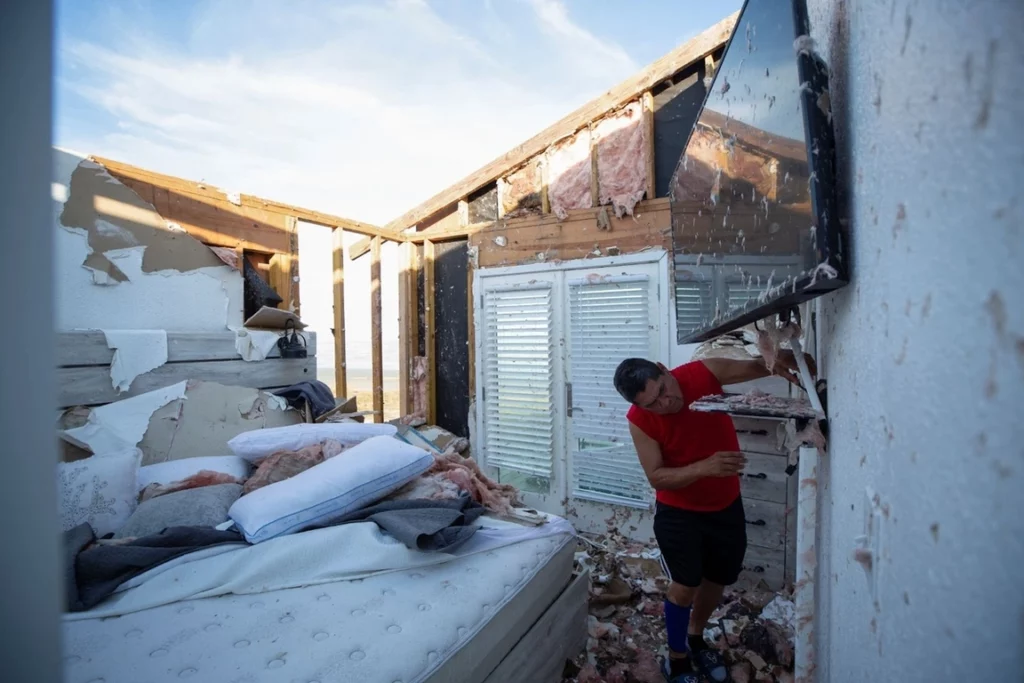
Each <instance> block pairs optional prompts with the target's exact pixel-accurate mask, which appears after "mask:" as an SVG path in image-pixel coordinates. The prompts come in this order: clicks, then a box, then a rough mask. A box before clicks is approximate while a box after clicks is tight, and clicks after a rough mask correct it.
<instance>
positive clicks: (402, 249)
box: [398, 242, 416, 417]
mask: <svg viewBox="0 0 1024 683" xmlns="http://www.w3.org/2000/svg"><path fill="white" fill-rule="evenodd" d="M415 249H416V245H415V244H412V243H411V242H404V243H402V244H400V245H399V247H398V311H399V315H398V394H399V398H398V403H399V406H400V408H399V409H398V410H399V412H400V413H401V415H400V416H399V417H401V416H404V415H407V414H408V413H411V412H412V410H411V409H410V406H411V405H412V403H411V396H410V393H409V378H410V375H411V374H412V358H413V356H415V355H416V349H415V348H413V345H414V344H415V343H416V326H415V317H414V318H413V320H412V324H411V325H410V319H409V306H410V297H411V293H412V291H414V290H413V288H412V287H411V286H410V283H409V278H410V275H411V274H412V273H414V271H413V270H412V269H411V265H412V260H413V258H414V251H415ZM411 303H412V304H415V301H413V302H411Z"/></svg>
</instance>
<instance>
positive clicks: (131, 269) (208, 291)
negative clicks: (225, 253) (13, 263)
mask: <svg viewBox="0 0 1024 683" xmlns="http://www.w3.org/2000/svg"><path fill="white" fill-rule="evenodd" d="M83 162H86V160H85V158H84V157H83V156H81V155H78V154H74V153H71V152H67V151H64V150H60V149H58V150H55V153H54V181H53V183H52V194H53V201H54V204H53V212H54V213H53V215H54V230H55V254H56V262H55V273H56V278H57V282H56V289H57V328H58V329H62V330H69V329H139V330H141V329H169V330H224V329H226V327H227V325H229V324H234V325H240V324H241V323H242V275H241V273H239V272H238V271H237V270H233V269H232V268H230V267H229V266H227V265H225V264H224V263H223V262H222V261H221V260H220V259H218V258H217V256H216V255H215V254H214V253H213V252H212V251H211V250H210V249H209V248H208V247H206V246H204V245H203V244H201V243H200V242H197V241H196V240H195V239H193V238H192V237H189V236H188V235H186V234H184V233H176V232H171V231H166V230H165V231H164V232H166V235H165V236H159V235H155V234H154V232H155V231H158V230H159V229H158V228H154V227H152V225H149V226H147V225H146V223H147V222H148V223H150V224H152V223H153V222H154V221H155V220H156V218H154V216H156V214H155V213H152V212H151V209H152V207H150V212H148V213H147V211H146V210H144V209H143V208H140V207H139V206H138V205H137V203H134V204H133V203H130V202H127V201H125V202H122V205H120V214H119V215H121V218H120V219H119V220H120V221H121V222H120V224H119V223H114V222H110V221H109V220H107V219H106V218H103V219H98V220H94V221H93V224H92V225H91V227H82V226H85V225H88V221H87V216H88V214H89V211H88V210H87V208H86V207H85V206H82V204H84V203H85V199H84V194H83V193H85V192H86V191H87V190H88V187H90V186H93V187H94V188H95V185H96V184H101V185H109V186H110V188H107V187H105V186H104V187H102V191H103V193H105V194H103V195H101V196H98V197H96V199H101V198H102V199H104V201H101V202H99V206H100V207H104V208H105V209H106V210H107V211H114V210H116V209H115V208H114V207H113V202H114V201H115V200H117V201H119V202H120V201H121V200H122V199H123V200H127V199H129V198H127V197H124V196H123V195H122V192H123V191H127V192H129V193H130V192H131V191H130V190H127V188H125V187H124V186H123V185H121V184H120V183H118V182H117V181H115V180H113V179H112V178H109V176H107V178H108V180H103V175H105V172H103V173H100V172H98V171H97V170H96V168H90V167H85V169H86V172H85V173H84V174H82V173H78V171H79V169H80V167H82V165H83ZM87 163H91V162H87ZM92 166H93V167H95V164H92ZM76 173H77V175H76ZM101 181H102V182H101ZM72 185H74V186H75V187H72ZM115 185H116V186H117V187H118V188H119V189H117V190H113V189H111V188H113V187H114V186H115ZM131 194H132V195H133V196H135V200H136V201H138V197H137V196H136V195H134V193H131ZM69 205H70V207H71V208H70V209H69V208H68V206H69ZM93 213H94V214H96V215H97V216H98V215H99V209H96V210H95V211H93ZM125 215H127V216H128V217H129V218H124V216H125ZM62 217H63V218H64V220H66V221H68V222H70V223H72V224H77V225H78V227H68V226H67V225H65V224H64V223H62V221H61V218H62ZM157 218H158V216H157ZM129 219H130V220H129ZM125 225H128V226H129V227H130V228H131V229H129V228H126V227H125ZM139 226H141V227H139ZM143 228H145V230H144V229H143ZM146 230H148V231H149V233H148V234H147V233H146ZM140 235H141V236H142V237H140ZM163 237H167V239H163ZM132 240H135V241H136V243H135V244H131V243H130V242H131V241H132ZM114 245H120V246H117V247H116V248H115V247H114ZM95 247H99V248H100V249H108V248H109V250H108V251H105V252H104V251H97V249H96V248H95ZM179 258H180V262H179V261H178V260H177V259H179ZM201 264H202V265H201ZM164 265H169V266H171V267H170V268H167V269H157V270H153V268H154V267H155V266H164Z"/></svg>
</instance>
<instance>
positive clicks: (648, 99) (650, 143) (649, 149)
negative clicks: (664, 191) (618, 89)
mask: <svg viewBox="0 0 1024 683" xmlns="http://www.w3.org/2000/svg"><path fill="white" fill-rule="evenodd" d="M643 108H644V137H646V138H647V145H646V147H645V149H644V155H645V156H646V157H647V189H646V192H647V199H654V197H655V194H656V192H657V185H656V184H655V170H654V95H653V94H652V93H651V91H650V90H648V91H647V92H645V93H644V96H643Z"/></svg>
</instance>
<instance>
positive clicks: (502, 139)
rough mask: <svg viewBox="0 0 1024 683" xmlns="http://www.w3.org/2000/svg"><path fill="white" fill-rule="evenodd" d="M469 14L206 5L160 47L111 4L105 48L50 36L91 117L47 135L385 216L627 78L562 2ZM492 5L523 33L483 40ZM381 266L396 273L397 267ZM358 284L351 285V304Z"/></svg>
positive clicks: (419, 0)
mask: <svg viewBox="0 0 1024 683" xmlns="http://www.w3.org/2000/svg"><path fill="white" fill-rule="evenodd" d="M67 1H70V0H67ZM243 7H244V9H241V8H243ZM462 7H463V11H465V5H463V6H462ZM470 7H471V8H473V9H470V10H469V11H470V12H471V13H474V14H471V15H470V16H467V17H465V23H463V22H462V21H460V23H458V24H456V23H453V22H452V21H450V20H447V19H446V18H444V17H442V16H441V15H439V14H438V13H437V12H435V11H434V10H433V9H432V8H431V6H430V5H428V4H427V3H426V2H424V1H423V0H394V1H392V2H365V3H356V4H345V5H334V4H328V3H322V2H316V3H312V2H311V3H304V2H289V3H280V2H276V1H258V0H253V2H247V3H245V4H244V5H239V3H237V2H233V1H232V0H215V1H211V2H204V3H202V4H200V5H199V6H198V10H197V13H196V14H194V15H192V16H190V17H189V23H188V29H187V37H186V38H185V39H183V40H179V41H178V42H177V43H175V44H173V45H172V44H169V43H168V42H167V41H166V40H165V39H164V38H162V36H160V35H151V34H148V33H146V32H145V31H144V30H143V29H140V28H139V25H144V22H143V21H142V18H141V15H140V17H134V18H133V17H132V15H131V8H130V7H129V8H128V9H126V8H125V7H124V6H121V7H120V8H119V9H117V10H116V12H115V11H114V10H110V17H109V21H108V22H107V35H108V36H109V40H107V41H105V42H99V41H92V42H90V41H85V40H82V39H81V38H79V37H76V35H75V33H74V27H73V26H71V27H63V26H62V29H63V30H62V35H61V40H60V52H59V55H58V59H59V60H60V62H61V66H62V69H61V72H60V73H61V80H60V81H59V82H58V89H59V92H60V91H63V92H64V93H70V94H74V95H75V96H76V97H78V98H83V99H84V100H85V101H86V102H87V103H88V105H89V106H90V107H91V108H93V109H94V110H98V111H99V112H100V114H101V115H100V116H95V115H94V117H93V118H94V121H83V120H77V119H76V120H59V121H58V122H57V134H58V135H57V137H58V141H59V143H60V144H62V145H64V146H70V147H74V148H76V149H82V150H86V151H87V152H88V153H92V154H97V155H102V156H107V157H110V158H114V159H118V160H123V161H126V162H128V163H133V164H136V165H139V166H142V167H145V168H150V169H153V170H156V171H160V172H164V173H169V174H172V175H178V176H182V177H185V178H190V179H195V180H203V181H205V182H208V183H212V184H214V185H218V186H221V187H223V188H225V189H228V190H232V191H242V192H247V193H250V194H256V195H262V196H266V197H270V198H273V199H277V200H280V201H284V202H288V203H293V204H298V205H302V206H307V207H309V208H313V209H317V210H321V211H326V212H330V213H335V214H339V215H342V216H347V217H351V218H355V219H359V220H364V221H369V222H373V223H385V222H387V221H389V220H391V219H392V218H394V217H396V216H398V215H400V214H401V213H403V212H404V211H406V210H407V209H410V208H412V207H413V206H414V205H416V204H417V203H419V202H420V201H423V200H424V199H426V198H428V197H430V196H431V195H433V194H434V193H436V192H438V191H440V190H442V189H443V188H445V187H447V186H448V185H450V184H452V183H454V182H455V181H457V180H459V179H460V178H461V177H463V176H464V175H466V174H468V173H470V172H472V171H473V170H475V169H476V168H478V167H480V166H482V165H483V164H485V163H487V162H489V161H490V160H491V159H493V158H495V157H496V156H498V155H500V154H502V153H503V152H505V151H506V150H507V149H509V148H510V147H512V146H514V145H516V144H518V143H519V142H521V141H522V140H524V139H526V138H528V137H530V136H531V135H533V134H535V133H536V132H538V131H539V130H541V129H543V128H544V127H546V126H547V125H549V124H550V123H552V122H554V121H555V120H557V119H558V118H560V117H561V116H563V115H565V114H566V113H568V112H569V111H571V110H572V109H574V108H575V107H577V106H580V105H581V104H583V103H584V102H586V101H587V100H588V99H590V98H592V97H594V96H596V95H598V94H600V93H601V92H603V91H604V90H606V89H607V88H608V87H610V86H611V85H613V84H614V83H616V82H617V81H619V80H621V79H622V78H624V77H626V76H628V75H629V74H630V73H631V72H632V71H633V70H634V69H635V65H634V64H633V63H632V60H630V58H629V56H628V54H627V53H626V52H625V50H623V48H622V47H620V46H618V45H616V44H615V43H611V42H608V41H606V40H603V39H599V38H598V37H596V36H594V35H592V34H591V33H589V32H587V31H586V30H584V29H583V28H581V27H580V26H579V25H577V24H575V23H574V22H573V21H572V20H571V18H570V16H569V14H568V13H567V11H566V9H565V7H564V6H563V5H562V4H561V3H560V2H555V1H553V0H533V1H532V3H531V4H526V3H511V4H502V5H501V6H500V8H499V7H495V8H491V9H488V7H487V6H484V5H480V6H479V7H478V6H476V5H473V4H470ZM499 10H500V12H502V13H504V16H507V14H508V13H509V12H518V13H519V18H520V19H525V20H524V21H522V22H521V23H522V25H523V26H526V27H533V29H532V32H530V33H529V34H522V33H516V32H498V33H495V32H493V31H489V30H487V27H488V26H490V27H492V28H493V26H494V25H495V21H496V20H495V14H494V13H495V12H498V11H499ZM97 11H104V10H103V6H102V5H98V10H97ZM135 19H138V20H139V25H135V24H134V23H133V21H134V20H135ZM488 22H490V23H488ZM499 23H500V22H499ZM517 25H518V24H517ZM538 29H539V30H538ZM477 36H486V37H477ZM538 55H539V56H540V57H538ZM549 56H557V57H558V58H557V59H555V58H551V59H549V58H548V57H549ZM70 111H73V112H74V113H75V115H76V116H77V115H81V112H82V111H88V110H87V109H85V110H83V108H82V107H75V108H74V109H71V110H70ZM96 121H101V122H103V121H110V123H108V124H97V123H96ZM99 125H106V126H107V128H105V129H104V128H100V129H99V132H97V130H98V126H99ZM389 261H390V259H389ZM324 264H329V258H326V259H325V260H324ZM323 267H329V265H324V266H323ZM384 267H385V277H392V276H393V273H394V272H395V271H394V264H393V263H388V262H386V263H385V264H384ZM359 280H361V278H349V279H348V281H347V285H348V287H349V291H350V296H355V297H358V298H359V299H360V300H362V299H363V298H367V297H368V292H366V287H367V285H366V283H364V282H360V281H359ZM312 289H313V288H312V287H310V288H307V290H304V294H303V299H304V302H303V303H304V306H306V305H308V306H311V307H312V306H315V307H316V309H317V310H318V311H320V313H319V314H317V315H316V316H315V317H320V318H324V319H327V317H328V316H325V315H324V314H323V310H327V311H329V310H330V305H331V294H330V291H329V289H328V290H327V291H319V290H320V289H324V288H316V290H317V291H315V292H313V291H308V290H312ZM353 292H354V293H353ZM364 293H365V295H364ZM392 298H393V297H392ZM384 303H385V312H384V317H385V320H386V321H388V320H390V319H394V318H397V307H396V305H395V302H394V301H389V300H385V302H384ZM325 307H326V308H325ZM357 310H358V309H357V308H353V311H357ZM358 314H359V315H360V316H362V313H361V312H359V313H358ZM310 315H313V313H311V314H310ZM367 323H368V320H367V321H364V320H361V319H358V320H357V319H353V318H351V317H350V319H349V329H350V334H349V339H350V342H351V343H361V342H360V341H359V339H358V337H359V335H360V334H363V333H365V331H366V330H368V328H369V325H368V324H367ZM389 326H390V324H389ZM367 339H368V333H367Z"/></svg>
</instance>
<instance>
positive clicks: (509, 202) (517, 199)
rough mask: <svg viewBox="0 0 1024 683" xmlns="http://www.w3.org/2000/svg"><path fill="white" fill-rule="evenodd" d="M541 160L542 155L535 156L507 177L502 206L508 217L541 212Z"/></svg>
mask: <svg viewBox="0 0 1024 683" xmlns="http://www.w3.org/2000/svg"><path fill="white" fill-rule="evenodd" d="M540 160H541V157H539V156H537V157H534V158H533V159H531V160H530V161H529V162H528V163H527V164H526V165H525V166H523V167H522V168H520V169H519V170H517V171H515V172H514V173H510V174H508V176H506V177H505V188H504V190H503V192H502V195H501V208H502V212H503V213H504V215H505V217H506V218H515V217H517V216H528V215H530V214H535V213H540V212H541V208H542V207H541V196H540V191H541V173H540Z"/></svg>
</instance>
